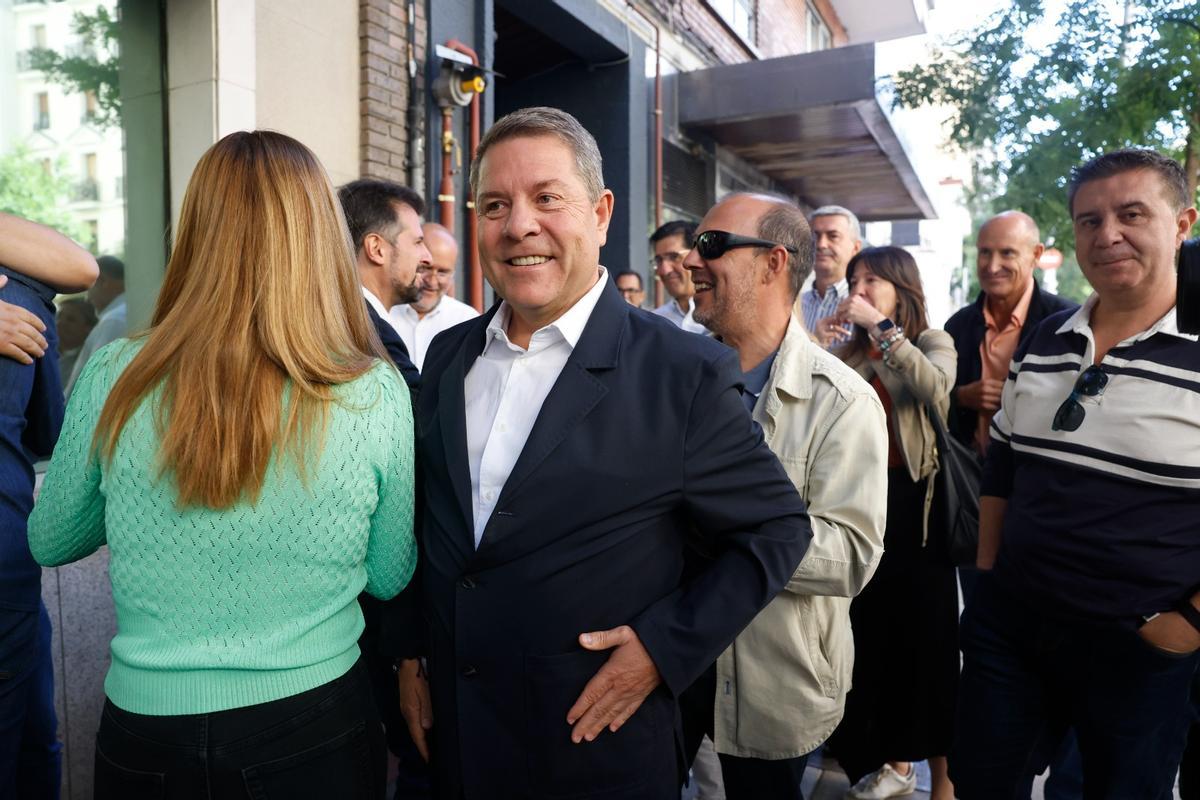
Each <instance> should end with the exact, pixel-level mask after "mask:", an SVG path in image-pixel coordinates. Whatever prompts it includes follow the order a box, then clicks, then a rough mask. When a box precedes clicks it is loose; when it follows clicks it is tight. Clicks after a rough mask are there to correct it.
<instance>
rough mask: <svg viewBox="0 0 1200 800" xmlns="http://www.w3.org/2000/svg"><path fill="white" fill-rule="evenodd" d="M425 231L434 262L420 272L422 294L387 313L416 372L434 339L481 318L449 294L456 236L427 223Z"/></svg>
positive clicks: (456, 249) (418, 283)
mask: <svg viewBox="0 0 1200 800" xmlns="http://www.w3.org/2000/svg"><path fill="white" fill-rule="evenodd" d="M423 230H424V232H425V246H426V247H428V248H429V252H430V254H432V255H433V263H431V264H430V265H429V266H425V265H422V266H421V267H420V268H418V269H417V286H418V288H419V289H420V294H418V295H417V299H416V300H414V301H412V302H411V303H406V304H404V305H398V306H392V307H391V309H390V310H389V311H388V317H389V318H390V319H391V321H392V326H393V327H394V328H395V329H396V331H397V332H398V333H399V334H400V338H401V339H403V340H404V345H405V347H407V348H408V352H409V353H410V354H411V355H412V360H413V363H415V364H416V365H417V369H421V366H422V365H423V364H424V363H425V353H426V352H427V351H428V350H429V343H430V342H432V341H433V337H435V336H437V335H438V334H439V333H441V332H442V331H444V330H446V329H447V328H450V327H453V326H455V325H457V324H458V323H460V322H466V321H467V320H469V319H474V318H475V317H478V316H479V312H478V311H476V310H475V309H473V308H471V307H470V306H469V305H467V304H466V303H461V302H459V301H458V300H455V299H454V298H453V297H450V296H449V295H448V294H447V292H449V291H450V289H451V288H452V287H453V286H454V268H455V266H456V264H457V263H458V242H457V241H455V239H454V234H452V233H451V232H450V231H448V230H446V228H445V227H444V226H442V225H439V224H437V223H436V222H426V223H425V225H424V228H423Z"/></svg>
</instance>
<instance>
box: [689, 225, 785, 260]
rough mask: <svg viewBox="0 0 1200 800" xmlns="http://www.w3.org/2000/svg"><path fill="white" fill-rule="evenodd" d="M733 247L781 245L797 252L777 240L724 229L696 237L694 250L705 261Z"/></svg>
mask: <svg viewBox="0 0 1200 800" xmlns="http://www.w3.org/2000/svg"><path fill="white" fill-rule="evenodd" d="M735 247H782V248H783V249H784V250H787V251H788V252H789V253H797V252H799V251H798V250H797V249H796V248H795V247H789V246H787V245H786V244H780V243H779V242H768V241H767V240H766V239H754V238H752V237H750V236H739V235H737V234H736V233H726V232H725V231H705V232H704V233H702V234H700V235H699V236H697V237H696V252H698V253H699V254H700V257H701V258H703V259H704V260H705V261H711V260H712V259H714V258H720V257H721V256H723V255H725V253H726V252H727V251H729V250H732V249H733V248H735Z"/></svg>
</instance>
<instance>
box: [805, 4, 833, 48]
mask: <svg viewBox="0 0 1200 800" xmlns="http://www.w3.org/2000/svg"><path fill="white" fill-rule="evenodd" d="M807 5H808V52H810V53H813V52H816V51H817V50H828V49H829V48H831V47H833V34H832V33H830V32H829V26H828V25H826V24H825V20H824V19H823V18H822V17H821V12H820V11H817V7H816V6H815V5H813V4H812V2H809V3H808V4H807Z"/></svg>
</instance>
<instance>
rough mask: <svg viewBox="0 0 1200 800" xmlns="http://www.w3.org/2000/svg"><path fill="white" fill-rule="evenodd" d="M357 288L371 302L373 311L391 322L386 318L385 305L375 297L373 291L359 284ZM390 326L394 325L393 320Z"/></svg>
mask: <svg viewBox="0 0 1200 800" xmlns="http://www.w3.org/2000/svg"><path fill="white" fill-rule="evenodd" d="M359 288H361V289H362V293H363V297H365V298H367V302H368V303H370V304H371V308H373V309H375V313H376V314H378V315H379V318H380V319H386V320H388V322H391V320H390V319H388V310H387V306H385V305H384V304H383V301H382V300H380V299H379V298H378V297H376V296H375V293H374V292H372V291H371V290H370V289H368V288H367V287H365V286H360V287H359ZM392 327H393V328H394V327H396V324H395V323H394V322H393V323H392Z"/></svg>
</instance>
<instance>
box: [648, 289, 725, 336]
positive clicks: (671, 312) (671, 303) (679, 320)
mask: <svg viewBox="0 0 1200 800" xmlns="http://www.w3.org/2000/svg"><path fill="white" fill-rule="evenodd" d="M695 311H696V301H695V299H693V298H691V297H689V298H688V310H687V313H686V314H685V313H683V310H682V309H681V308H680V307H679V303H678V301H676V300H675V298H673V297H672V298H671V299H670V300H668V301H667V302H665V303H663V304H662V305H661V306H659V307H658V308H656V309H654V313H655V314H658V315H659V316H660V317H666V318H667V319H669V320H671V322H674V323H675V324H676V325H678V326H679V327H680V328H681V329H683V330H685V331H687V332H688V333H699V334H702V335H704V336H710V335H712V332H711V331H709V329H708V328H706V327H704V326H703V325H701V324H700V323H699V322H696V320H695V319H693V314H694V313H695Z"/></svg>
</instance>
